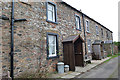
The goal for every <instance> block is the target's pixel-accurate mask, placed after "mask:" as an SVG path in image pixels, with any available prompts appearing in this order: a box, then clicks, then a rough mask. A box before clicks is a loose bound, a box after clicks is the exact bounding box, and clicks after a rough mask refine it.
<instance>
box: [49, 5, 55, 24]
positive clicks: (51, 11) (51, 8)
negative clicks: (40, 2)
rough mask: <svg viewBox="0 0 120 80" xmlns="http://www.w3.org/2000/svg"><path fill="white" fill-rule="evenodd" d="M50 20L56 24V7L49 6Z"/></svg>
mask: <svg viewBox="0 0 120 80" xmlns="http://www.w3.org/2000/svg"><path fill="white" fill-rule="evenodd" d="M48 20H50V21H53V22H55V6H54V5H52V4H48Z"/></svg>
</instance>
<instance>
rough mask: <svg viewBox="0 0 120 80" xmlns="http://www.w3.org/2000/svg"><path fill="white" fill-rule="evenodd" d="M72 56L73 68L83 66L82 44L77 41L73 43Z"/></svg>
mask: <svg viewBox="0 0 120 80" xmlns="http://www.w3.org/2000/svg"><path fill="white" fill-rule="evenodd" d="M74 50H75V51H74V54H75V66H83V48H82V42H81V40H80V39H78V40H77V41H76V42H75V43H74Z"/></svg>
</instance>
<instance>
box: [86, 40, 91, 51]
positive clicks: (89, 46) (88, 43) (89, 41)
mask: <svg viewBox="0 0 120 80" xmlns="http://www.w3.org/2000/svg"><path fill="white" fill-rule="evenodd" d="M87 46H88V53H91V50H92V48H91V40H90V39H88V40H87Z"/></svg>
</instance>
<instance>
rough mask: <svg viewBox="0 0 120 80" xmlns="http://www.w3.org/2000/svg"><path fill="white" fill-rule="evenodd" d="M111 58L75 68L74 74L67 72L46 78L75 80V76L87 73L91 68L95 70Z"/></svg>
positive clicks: (93, 61)
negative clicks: (72, 79) (69, 79)
mask: <svg viewBox="0 0 120 80" xmlns="http://www.w3.org/2000/svg"><path fill="white" fill-rule="evenodd" d="M110 58H111V57H107V58H105V59H102V60H92V61H91V63H90V64H87V65H86V66H85V67H75V68H76V70H75V72H72V71H69V72H65V73H63V74H58V73H56V74H51V75H50V76H49V77H48V78H75V77H76V76H78V75H80V74H82V73H84V72H87V71H89V70H91V69H92V68H95V67H96V66H98V65H100V64H102V63H103V62H104V61H106V60H108V59H110Z"/></svg>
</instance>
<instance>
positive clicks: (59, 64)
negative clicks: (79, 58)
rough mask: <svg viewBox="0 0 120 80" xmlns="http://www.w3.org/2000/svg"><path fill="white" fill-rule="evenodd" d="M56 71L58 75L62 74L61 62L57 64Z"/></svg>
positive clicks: (62, 64)
mask: <svg viewBox="0 0 120 80" xmlns="http://www.w3.org/2000/svg"><path fill="white" fill-rule="evenodd" d="M57 70H58V73H60V74H62V73H64V63H63V62H59V63H57Z"/></svg>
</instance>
